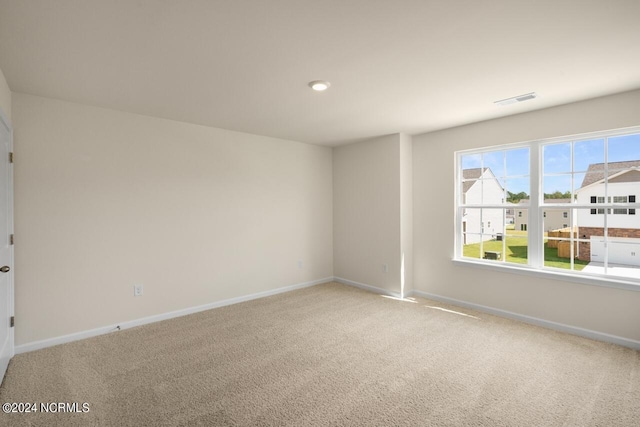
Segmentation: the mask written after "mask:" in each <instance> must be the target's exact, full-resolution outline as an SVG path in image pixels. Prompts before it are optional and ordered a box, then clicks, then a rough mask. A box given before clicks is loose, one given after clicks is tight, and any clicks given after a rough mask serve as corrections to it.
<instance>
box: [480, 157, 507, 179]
mask: <svg viewBox="0 0 640 427" xmlns="http://www.w3.org/2000/svg"><path fill="white" fill-rule="evenodd" d="M482 162H483V163H482V165H483V166H484V167H485V168H489V169H491V172H492V173H493V175H494V176H496V177H502V176H504V151H492V152H489V153H484V154H483V155H482Z"/></svg>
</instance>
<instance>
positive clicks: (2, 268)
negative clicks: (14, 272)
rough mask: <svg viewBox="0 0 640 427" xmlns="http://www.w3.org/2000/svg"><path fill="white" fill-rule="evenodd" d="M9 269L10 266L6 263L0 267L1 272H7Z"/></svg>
mask: <svg viewBox="0 0 640 427" xmlns="http://www.w3.org/2000/svg"><path fill="white" fill-rule="evenodd" d="M9 270H11V268H10V267H9V266H8V265H5V266H4V267H0V271H2V272H3V273H8V272H9Z"/></svg>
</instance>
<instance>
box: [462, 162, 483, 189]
mask: <svg viewBox="0 0 640 427" xmlns="http://www.w3.org/2000/svg"><path fill="white" fill-rule="evenodd" d="M487 169H489V168H473V169H462V179H463V180H464V181H463V182H462V192H463V193H466V192H467V191H469V189H470V188H471V187H473V184H475V183H476V181H467V180H468V179H469V180H471V179H479V178H480V177H481V176H482V174H483V173H485V171H486V170H487Z"/></svg>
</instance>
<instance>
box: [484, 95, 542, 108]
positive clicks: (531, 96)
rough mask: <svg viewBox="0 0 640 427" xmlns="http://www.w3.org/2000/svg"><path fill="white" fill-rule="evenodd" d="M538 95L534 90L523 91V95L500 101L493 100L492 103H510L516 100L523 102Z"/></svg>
mask: <svg viewBox="0 0 640 427" xmlns="http://www.w3.org/2000/svg"><path fill="white" fill-rule="evenodd" d="M537 97H538V94H537V93H535V92H530V93H525V94H524V95H518V96H514V97H511V98H506V99H501V100H500V101H494V102H493V103H494V104H496V105H511V104H515V103H517V102H524V101H528V100H530V99H535V98H537Z"/></svg>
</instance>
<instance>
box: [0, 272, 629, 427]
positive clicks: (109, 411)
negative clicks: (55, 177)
mask: <svg viewBox="0 0 640 427" xmlns="http://www.w3.org/2000/svg"><path fill="white" fill-rule="evenodd" d="M442 308H444V309H445V310H443V309H442ZM447 310H450V311H447ZM4 402H37V403H38V402H78V403H79V404H80V406H79V407H80V409H81V408H82V406H81V405H82V403H84V402H87V403H88V404H89V412H87V413H71V414H69V413H41V412H38V413H28V414H2V413H0V424H2V425H11V426H32V425H33V426H56V425H60V426H72V425H78V426H91V425H107V426H186V425H197V426H227V425H239V426H249V425H251V426H254V425H255V426H325V425H332V426H403V425H404V426H492V427H493V426H536V427H541V426H607V427H610V426H625V427H627V426H636V425H639V423H640V352H639V351H635V350H631V349H628V348H624V347H619V346H616V345H612V344H605V343H601V342H596V341H591V340H588V339H584V338H580V337H575V336H572V335H568V334H564V333H559V332H554V331H550V330H547V329H543V328H539V327H535V326H530V325H526V324H523V323H519V322H514V321H511V320H507V319H502V318H499V317H495V316H491V315H487V314H483V313H478V312H474V311H471V310H466V309H460V308H456V307H452V306H446V305H443V304H439V303H435V302H432V301H429V300H425V299H421V298H417V299H415V302H414V303H412V302H406V301H398V300H394V299H391V298H385V297H382V296H380V295H376V294H374V293H370V292H366V291H362V290H360V289H356V288H352V287H348V286H344V285H341V284H337V283H328V284H324V285H318V286H314V287H311V288H306V289H302V290H298V291H294V292H289V293H285V294H280V295H276V296H272V297H268V298H263V299H260V300H255V301H250V302H246V303H242V304H237V305H233V306H228V307H224V308H219V309H215V310H210V311H206V312H202V313H198V314H194V315H190V316H185V317H181V318H177V319H172V320H167V321H164V322H159V323H154V324H151V325H146V326H142V327H138V328H133V329H129V330H124V331H120V332H114V333H111V334H109V335H103V336H100V337H96V338H92V339H87V340H84V341H78V342H74V343H70V344H65V345H60V346H57V347H52V348H48V349H44V350H40V351H35V352H31V353H27V354H21V355H18V356H16V357H15V358H14V359H13V360H12V361H11V363H10V365H9V370H8V373H7V377H6V379H5V381H4V383H3V384H2V387H1V388H0V403H4Z"/></svg>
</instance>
